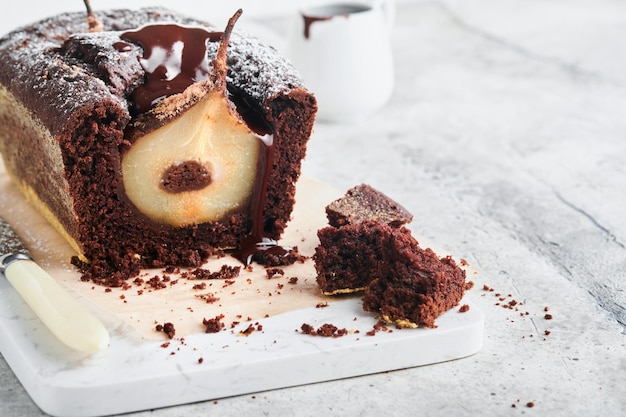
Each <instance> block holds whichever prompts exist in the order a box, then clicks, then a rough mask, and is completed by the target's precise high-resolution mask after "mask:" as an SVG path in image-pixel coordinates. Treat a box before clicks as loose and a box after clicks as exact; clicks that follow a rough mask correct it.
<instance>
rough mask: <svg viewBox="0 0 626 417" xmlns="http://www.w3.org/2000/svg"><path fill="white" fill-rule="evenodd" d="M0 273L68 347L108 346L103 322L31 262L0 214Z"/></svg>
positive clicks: (88, 349) (93, 348)
mask: <svg viewBox="0 0 626 417" xmlns="http://www.w3.org/2000/svg"><path fill="white" fill-rule="evenodd" d="M0 254H2V256H0V273H2V274H3V275H4V276H5V277H6V279H7V280H8V281H9V282H10V283H11V286H12V287H13V288H14V289H15V290H16V291H17V293H19V294H20V296H21V297H22V299H23V300H24V301H25V302H26V304H27V305H28V306H29V307H30V308H31V309H32V310H33V312H34V313H35V314H36V315H37V317H38V318H39V319H40V320H41V321H42V322H43V324H44V325H45V326H46V327H47V328H48V329H49V330H50V331H51V332H52V334H53V335H54V336H56V338H57V339H58V340H59V341H61V342H63V343H64V344H65V345H66V346H69V347H70V348H72V349H75V350H78V351H82V352H89V353H95V352H98V351H101V350H104V349H105V348H106V347H107V346H108V345H109V340H110V339H109V333H108V331H107V329H106V328H105V327H104V324H102V322H101V321H100V320H99V319H98V318H97V317H96V316H95V315H94V314H93V313H92V312H91V311H90V310H89V309H88V308H87V307H86V306H85V305H84V304H82V303H81V302H80V301H79V300H78V299H77V298H75V297H74V296H72V295H71V294H70V293H69V292H68V291H67V290H66V289H65V288H64V287H63V286H62V285H61V284H59V283H58V282H57V281H56V280H55V279H54V278H52V277H51V276H50V274H48V273H47V272H46V271H45V270H44V269H43V268H41V267H40V266H39V265H37V263H35V261H33V259H32V257H31V256H30V253H29V252H28V250H27V249H26V247H25V246H24V245H23V244H22V242H21V240H20V239H19V237H18V236H17V234H16V233H15V232H14V231H13V229H12V228H11V226H10V225H9V224H8V223H7V222H6V221H5V220H4V219H2V218H1V217H0Z"/></svg>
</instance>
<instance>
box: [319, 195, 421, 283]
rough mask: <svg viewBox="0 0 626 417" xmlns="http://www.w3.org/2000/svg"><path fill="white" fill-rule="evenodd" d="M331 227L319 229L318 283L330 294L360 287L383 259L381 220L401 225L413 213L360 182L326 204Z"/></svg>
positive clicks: (372, 276)
mask: <svg viewBox="0 0 626 417" xmlns="http://www.w3.org/2000/svg"><path fill="white" fill-rule="evenodd" d="M326 216H327V218H328V223H329V224H330V226H329V227H326V228H322V229H320V230H319V231H318V233H317V236H318V238H319V239H320V244H319V245H318V246H317V247H316V249H315V255H314V261H315V268H316V271H317V283H318V285H319V287H320V288H321V289H322V292H323V293H324V294H327V295H331V294H340V293H351V292H356V291H361V290H363V289H365V287H366V286H367V285H368V284H369V282H370V281H371V280H372V279H373V278H374V277H377V276H378V274H379V272H378V271H377V268H378V267H379V266H380V264H381V262H382V259H383V248H382V247H381V246H380V241H381V239H382V236H381V234H382V233H383V232H381V231H379V228H378V226H379V224H387V225H389V226H391V227H400V226H402V225H404V224H406V223H408V222H410V221H411V220H412V219H413V215H412V214H411V213H409V212H408V211H407V210H406V209H405V208H404V207H402V206H401V205H400V204H398V203H397V202H395V201H393V200H392V199H391V198H389V197H388V196H387V195H385V194H384V193H382V192H380V191H378V190H376V189H375V188H373V187H372V186H370V185H367V184H360V185H357V186H356V187H353V188H351V189H349V190H348V191H347V192H346V193H345V195H344V196H343V197H341V198H338V199H337V200H335V201H333V202H331V203H330V204H329V205H328V206H326Z"/></svg>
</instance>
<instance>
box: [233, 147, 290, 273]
mask: <svg viewBox="0 0 626 417" xmlns="http://www.w3.org/2000/svg"><path fill="white" fill-rule="evenodd" d="M259 140H261V141H262V142H263V145H264V146H262V151H263V150H264V151H265V152H264V153H263V152H262V154H261V157H260V158H259V169H258V172H259V175H258V177H257V183H256V184H255V192H254V194H253V196H252V201H251V209H250V220H251V225H250V229H251V230H250V234H249V235H248V236H246V237H244V238H243V239H242V241H241V242H240V245H239V248H238V249H237V250H236V251H235V252H234V253H233V256H234V257H235V258H237V259H239V260H240V261H241V262H242V263H243V264H244V265H246V266H248V265H250V264H251V263H252V261H253V260H254V258H255V255H260V254H263V253H266V254H268V253H269V254H271V255H274V256H276V257H284V256H285V255H288V254H289V253H290V252H291V250H292V249H291V248H289V247H283V246H281V245H279V244H278V242H276V241H275V240H273V239H270V238H269V237H267V236H266V235H265V227H264V221H263V219H264V217H263V208H264V207H265V201H266V196H267V185H268V181H269V176H270V173H271V171H272V166H273V165H274V139H273V136H272V135H265V136H259Z"/></svg>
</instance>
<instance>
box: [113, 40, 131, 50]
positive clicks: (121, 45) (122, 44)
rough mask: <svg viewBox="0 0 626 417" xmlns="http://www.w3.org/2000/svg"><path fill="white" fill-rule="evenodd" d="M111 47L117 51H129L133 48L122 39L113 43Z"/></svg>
mask: <svg viewBox="0 0 626 417" xmlns="http://www.w3.org/2000/svg"><path fill="white" fill-rule="evenodd" d="M113 47H114V48H115V49H116V50H117V51H118V52H129V51H131V50H132V49H133V47H132V45H131V44H130V43H128V42H124V41H119V42H115V43H114V44H113Z"/></svg>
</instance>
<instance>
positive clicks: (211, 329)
mask: <svg viewBox="0 0 626 417" xmlns="http://www.w3.org/2000/svg"><path fill="white" fill-rule="evenodd" d="M223 318H224V315H223V314H220V315H219V316H215V317H214V318H212V319H202V324H203V325H204V326H205V333H218V332H219V331H220V330H222V329H223V328H224V323H223V322H222V319H223Z"/></svg>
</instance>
